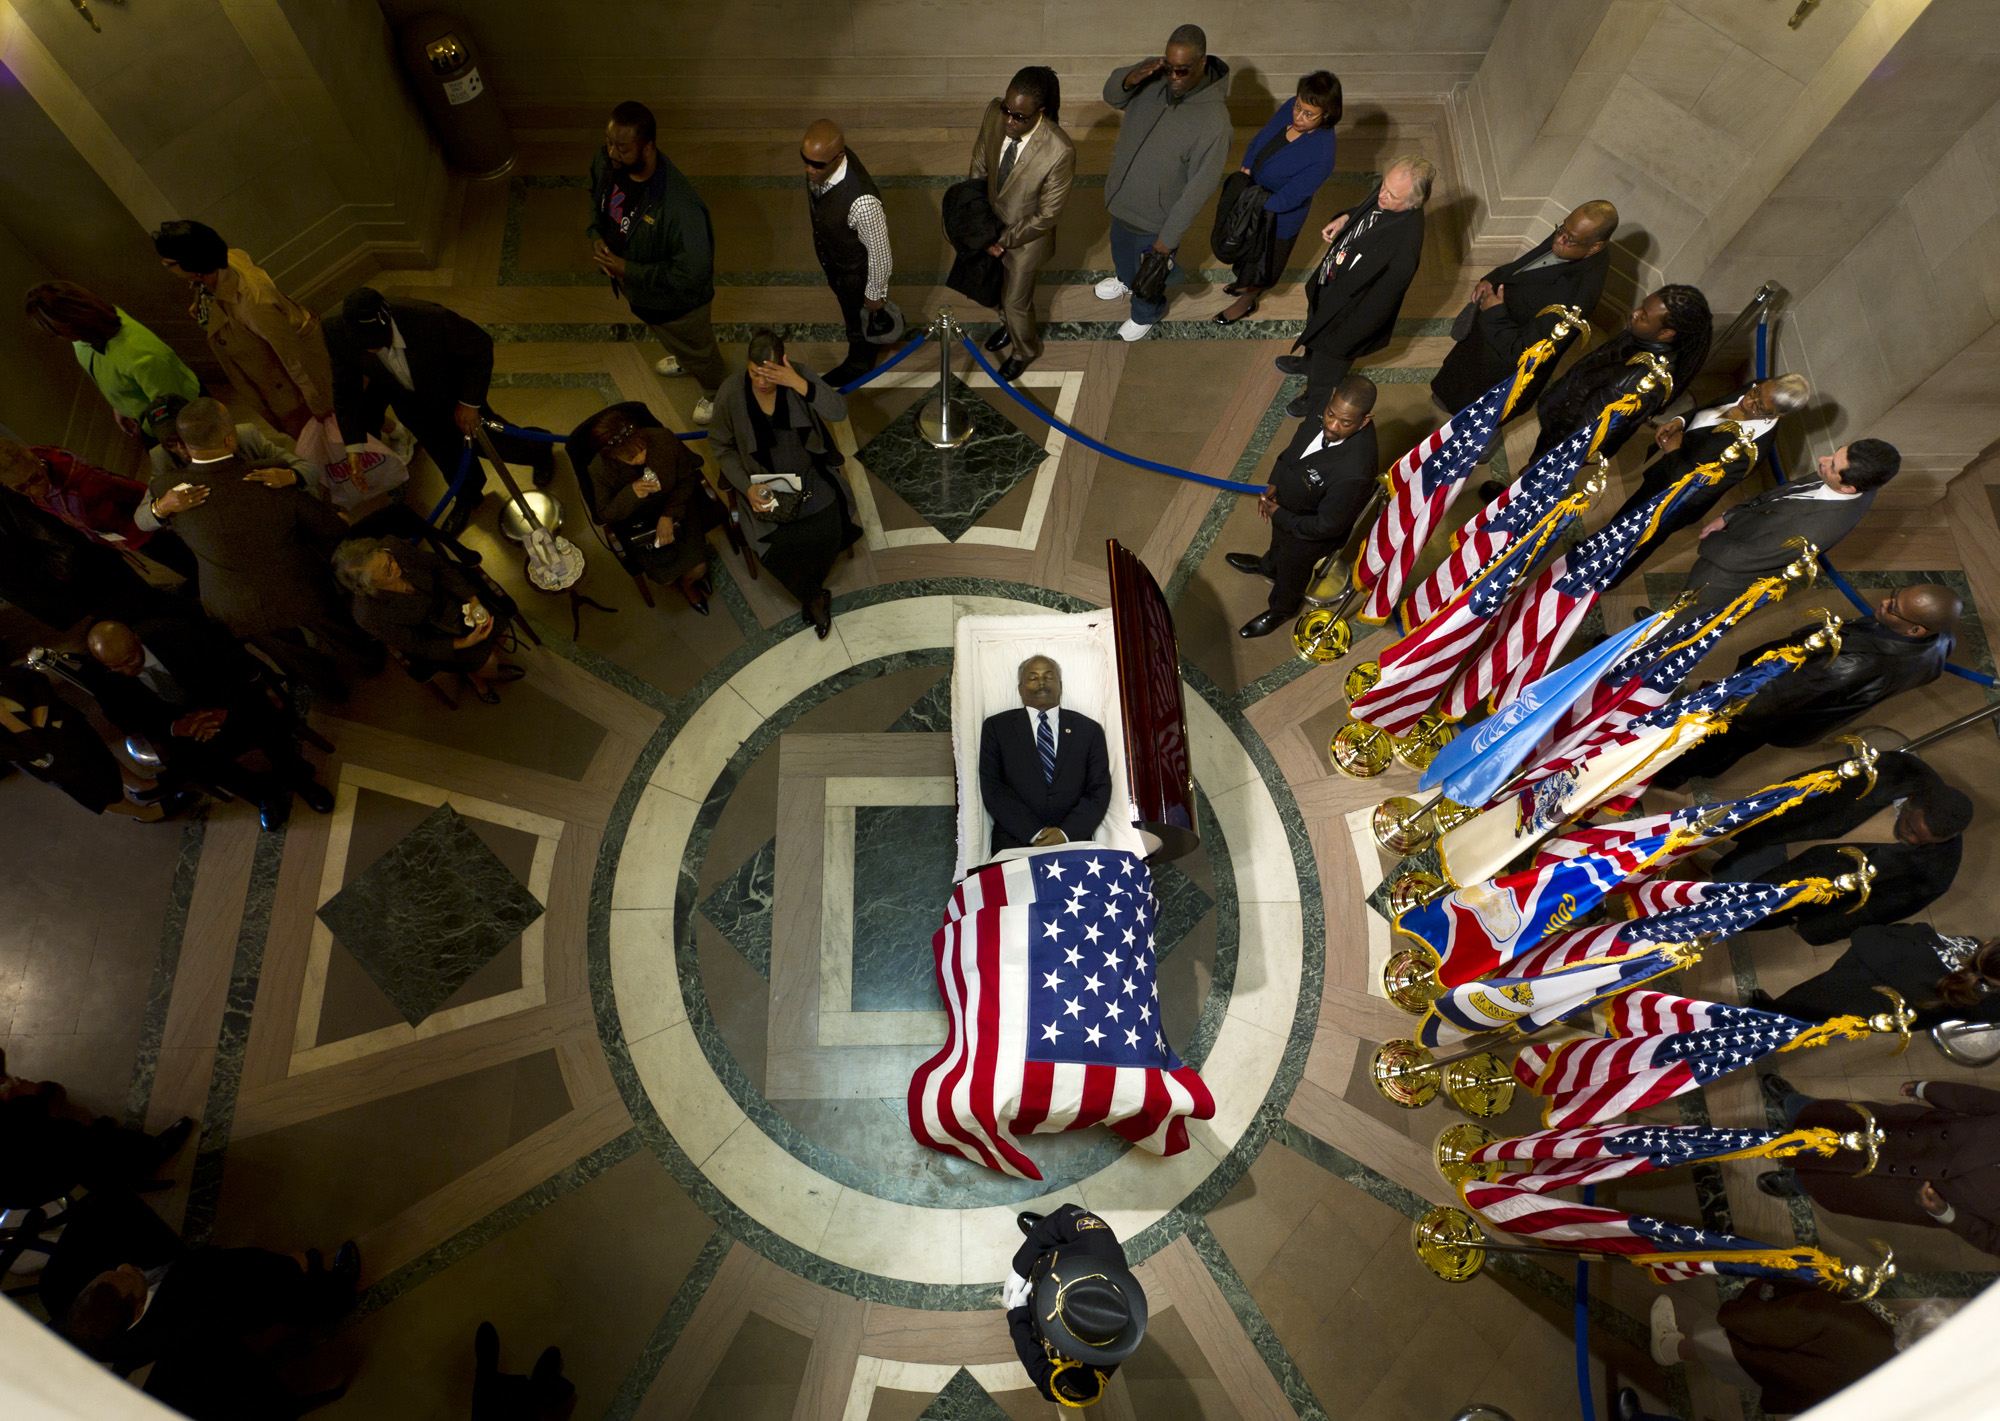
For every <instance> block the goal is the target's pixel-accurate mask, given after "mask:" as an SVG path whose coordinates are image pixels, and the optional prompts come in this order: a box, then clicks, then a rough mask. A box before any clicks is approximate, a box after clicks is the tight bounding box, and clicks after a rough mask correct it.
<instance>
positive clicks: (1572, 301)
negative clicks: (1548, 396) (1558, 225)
mask: <svg viewBox="0 0 2000 1421" xmlns="http://www.w3.org/2000/svg"><path fill="white" fill-rule="evenodd" d="M1555 240H1556V238H1555V233H1553V232H1551V233H1550V234H1549V235H1548V236H1546V237H1544V238H1542V240H1541V241H1539V242H1537V243H1536V244H1535V245H1534V246H1533V247H1531V248H1529V249H1528V250H1527V251H1525V252H1523V253H1522V254H1521V255H1520V256H1518V257H1516V258H1514V260H1512V261H1510V262H1507V263H1505V264H1504V265H1501V266H1496V267H1494V268H1493V270H1491V271H1489V272H1487V273H1486V277H1485V280H1487V281H1489V282H1491V283H1492V284H1493V285H1494V286H1505V287H1506V288H1507V293H1506V295H1505V297H1504V298H1503V299H1502V300H1501V302H1500V304H1499V305H1497V306H1493V307H1491V308H1489V309H1487V310H1484V311H1480V312H1479V313H1477V314H1476V315H1475V316H1474V317H1473V318H1472V330H1471V331H1470V332H1469V333H1468V334H1467V335H1466V337H1465V339H1464V340H1462V341H1460V342H1459V343H1458V344H1456V345H1454V346H1453V347H1452V348H1451V353H1450V354H1449V355H1447V356H1445V358H1444V364H1443V365H1442V366H1440V367H1439V369H1438V373H1437V378H1436V379H1435V380H1432V381H1431V393H1432V394H1434V395H1436V396H1437V397H1438V399H1440V400H1441V401H1443V402H1444V406H1445V408H1446V409H1448V410H1450V411H1451V412H1452V413H1453V414H1456V413H1458V411H1460V410H1462V409H1464V408H1465V407H1466V406H1467V405H1469V404H1471V403H1472V402H1473V401H1474V400H1476V399H1478V398H1479V397H1480V396H1481V395H1483V394H1485V393H1486V392H1487V391H1488V390H1490V389H1492V388H1493V387H1494V386H1495V385H1497V384H1499V383H1500V382H1501V381H1502V380H1504V379H1506V378H1507V377H1508V376H1509V375H1512V374H1513V373H1514V367H1515V366H1516V365H1518V364H1520V361H1521V352H1522V351H1524V350H1526V349H1527V348H1528V347H1529V346H1531V345H1533V344H1534V343H1535V342H1536V341H1538V340H1540V339H1542V338H1543V337H1544V336H1546V335H1547V334H1548V333H1549V331H1550V330H1551V329H1553V328H1554V326H1555V323H1556V318H1555V317H1554V316H1542V317H1537V316H1536V314H1535V313H1536V312H1537V311H1540V310H1541V309H1542V308H1543V307H1545V306H1558V305H1559V306H1574V307H1576V308H1577V309H1578V310H1580V311H1582V312H1583V314H1584V317H1585V318H1586V319H1588V318H1589V316H1590V313H1591V311H1593V310H1594V309H1595V308H1596V306H1597V298H1598V297H1600V296H1602V295H1603V294H1604V274H1605V272H1607V271H1609V270H1610V269H1611V248H1610V247H1608V246H1607V247H1606V248H1605V249H1604V250H1603V251H1601V252H1599V253H1598V254H1597V255H1596V256H1594V257H1583V258H1581V259H1580V260H1577V261H1559V262H1557V263H1556V264H1555V265H1554V266H1546V267H1543V268H1541V269H1540V270H1539V271H1529V272H1523V271H1522V270H1521V268H1522V267H1524V266H1526V265H1528V264H1529V263H1530V262H1533V261H1538V260H1540V259H1541V258H1542V257H1544V256H1547V255H1548V253H1549V251H1550V249H1551V248H1552V247H1554V245H1555ZM1575 340H1576V334H1575V333H1574V332H1572V333H1571V334H1570V336H1569V338H1568V339H1567V340H1565V341H1564V342H1563V343H1562V345H1561V347H1559V348H1558V349H1557V351H1556V358H1555V359H1554V360H1549V361H1545V362H1544V363H1543V365H1542V367H1541V369H1539V370H1537V371H1536V372H1535V377H1534V379H1532V380H1531V381H1529V382H1528V388H1527V389H1526V390H1525V391H1523V392H1522V395H1521V398H1520V399H1519V400H1518V401H1516V402H1515V405H1514V414H1513V418H1515V419H1518V418H1520V417H1521V416H1522V415H1524V414H1526V413H1527V412H1528V411H1529V410H1531V409H1533V408H1534V403H1535V396H1536V395H1538V394H1539V393H1540V392H1541V389H1542V387H1543V386H1544V385H1546V384H1547V383H1548V381H1549V377H1550V376H1551V375H1553V374H1555V369H1556V365H1557V362H1559V361H1560V360H1561V359H1562V354H1563V351H1565V350H1567V349H1568V348H1569V347H1570V345H1571V344H1572V343H1573V342H1574V341H1575Z"/></svg>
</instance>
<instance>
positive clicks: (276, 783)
mask: <svg viewBox="0 0 2000 1421" xmlns="http://www.w3.org/2000/svg"><path fill="white" fill-rule="evenodd" d="M89 645H90V654H91V657H92V658H93V661H92V663H91V664H88V665H86V666H85V667H84V677H83V679H84V683H85V685H87V686H88V687H89V688H90V693H91V695H93V696H94V697H96V699H97V703H98V705H99V706H101V707H102V708H103V710H104V715H105V719H107V720H109V721H110V722H111V723H112V724H113V725H115V726H117V727H118V728H119V729H120V730H122V731H124V732H125V733H126V734H127V735H141V736H144V737H145V738H146V739H147V740H148V741H149V742H151V744H152V746H153V748H154V749H155V750H156V751H158V752H159V755H160V758H161V760H162V761H163V762H164V765H165V769H166V773H167V774H168V775H169V776H173V777H176V778H186V779H193V780H197V781H199V782H200V783H202V784H204V785H212V786H214V787H215V788H217V789H221V790H226V791H227V792H229V793H230V794H234V795H239V796H241V797H242V798H244V799H247V800H249V801H250V802H251V803H252V804H255V805H257V806H259V808H260V811H261V814H262V818H263V821H264V827H265V828H266V829H272V830H275V829H276V828H277V827H278V826H279V825H280V824H283V823H284V822H285V820H286V818H287V817H288V816H289V815H290V813H291V803H292V791H293V790H297V791H298V794H299V797H300V798H301V799H303V800H304V801H305V802H306V803H307V804H308V805H310V806H311V807H312V808H313V809H315V810H317V811H318V812H319V813H321V814H327V813H331V812H332V810H333V795H332V794H331V793H330V792H329V791H328V790H327V789H326V788H325V787H324V786H322V785H321V784H320V783H319V781H318V780H317V779H315V778H314V776H313V767H312V765H311V764H310V763H309V762H308V761H307V760H306V758H305V757H304V756H303V755H301V754H299V749H298V745H297V743H296V742H295V741H294V740H293V738H292V733H293V727H292V722H291V718H290V717H289V716H288V715H285V714H282V713H281V712H280V711H279V710H278V709H277V708H276V707H275V706H273V705H272V704H271V698H270V696H269V695H267V694H266V693H265V690H264V687H263V683H262V681H261V679H260V678H259V676H258V674H257V664H256V663H255V662H254V661H252V660H251V658H250V657H249V656H248V655H247V654H246V653H245V652H244V651H243V649H242V648H241V647H240V646H238V645H237V644H236V643H235V642H234V641H233V640H231V639H230V638H229V636H228V635H226V634H225V633H224V632H223V631H222V629H221V628H220V627H217V626H215V625H214V624H213V623H210V622H205V621H203V622H186V621H181V622H171V621H152V622H141V623H140V624H139V625H138V626H137V627H128V626H126V625H125V624H124V623H123V622H99V623H98V624H97V625H96V626H94V627H92V628H91V629H90V638H89ZM252 750H258V751H262V752H263V755H264V758H265V760H267V761H268V762H269V763H270V766H271V768H270V770H269V772H268V773H267V772H265V771H262V770H251V769H246V768H245V767H244V766H243V765H242V764H241V763H240V759H239V757H240V756H242V755H245V754H247V753H249V752H250V751H252Z"/></svg>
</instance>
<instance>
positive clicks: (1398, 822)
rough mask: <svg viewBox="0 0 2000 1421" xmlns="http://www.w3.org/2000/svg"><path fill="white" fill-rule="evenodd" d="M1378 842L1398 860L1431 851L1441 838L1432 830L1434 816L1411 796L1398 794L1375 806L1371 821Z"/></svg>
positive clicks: (1371, 827)
mask: <svg viewBox="0 0 2000 1421" xmlns="http://www.w3.org/2000/svg"><path fill="white" fill-rule="evenodd" d="M1368 827H1369V828H1370V829H1372V830H1373V831H1374V834H1375V842H1376V843H1377V844H1380V845H1381V846H1382V847H1383V848H1385V849H1387V850H1388V851H1389V852H1390V853H1392V854H1396V855H1398V856H1401V855H1404V854H1413V853H1415V852H1416V851H1417V850H1418V849H1425V848H1429V847H1430V843H1431V840H1432V839H1434V838H1436V837H1437V835H1436V833H1435V832H1433V830H1432V829H1431V827H1430V812H1429V810H1428V809H1427V808H1426V807H1425V806H1424V804H1423V803H1422V801H1420V800H1415V799H1412V798H1410V797H1409V796H1408V795H1407V794H1395V795H1391V796H1389V798H1387V799H1385V800H1383V801H1382V802H1381V803H1380V804H1378V805H1376V806H1375V817H1374V818H1373V819H1372V820H1370V821H1369V826H1368Z"/></svg>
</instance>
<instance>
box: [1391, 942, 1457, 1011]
mask: <svg viewBox="0 0 2000 1421" xmlns="http://www.w3.org/2000/svg"><path fill="white" fill-rule="evenodd" d="M1382 991H1383V992H1384V993H1385V994H1386V995H1387V996H1388V998H1389V1000H1390V1001H1392V1002H1394V1003H1395V1004H1396V1005H1397V1006H1399V1007H1401V1008H1402V1009H1403V1010H1404V1011H1406V1012H1408V1013H1409V1014H1410V1015H1411V1016H1422V1015H1423V1014H1424V1013H1425V1012H1427V1011H1429V1010H1430V1006H1431V1003H1432V1002H1434V1001H1436V1000H1437V999H1438V998H1439V997H1441V996H1443V995H1444V987H1443V985H1442V984H1441V983H1439V981H1438V975H1437V964H1436V963H1435V962H1433V961H1432V960H1431V955H1430V954H1429V953H1428V952H1426V951H1424V950H1423V949H1422V948H1415V947H1407V948H1404V949H1403V950H1402V951H1401V952H1398V953H1397V954H1396V955H1395V956H1393V957H1391V958H1390V959H1389V960H1388V961H1387V962H1385V963H1383V964H1382Z"/></svg>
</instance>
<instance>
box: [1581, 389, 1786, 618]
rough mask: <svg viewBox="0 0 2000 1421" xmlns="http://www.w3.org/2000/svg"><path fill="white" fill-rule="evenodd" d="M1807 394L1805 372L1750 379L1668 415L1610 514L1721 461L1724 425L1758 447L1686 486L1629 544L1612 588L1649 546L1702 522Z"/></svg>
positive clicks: (1732, 438) (1728, 434) (1728, 441)
mask: <svg viewBox="0 0 2000 1421" xmlns="http://www.w3.org/2000/svg"><path fill="white" fill-rule="evenodd" d="M1811 398H1812V385H1811V384H1810V382H1808V381H1807V379H1806V377H1805V376H1803V375H1778V376H1774V377H1772V378H1771V379H1769V380H1756V381H1753V382H1751V383H1750V384H1748V385H1745V386H1744V387H1743V388H1742V389H1740V390H1738V391H1736V392H1735V393H1734V394H1732V395H1731V396H1729V397H1728V398H1727V399H1725V400H1723V401H1721V402H1720V403H1718V404H1714V405H1711V406H1709V407H1708V408H1707V409H1705V410H1697V411H1695V413H1693V414H1691V415H1688V416H1687V417H1685V418H1679V417H1677V418H1674V419H1670V420H1668V421H1667V422H1666V423H1665V424H1663V425H1661V426H1660V429H1659V432H1658V433H1657V434H1656V435H1654V436H1653V443H1654V444H1655V445H1657V446H1658V448H1659V450H1660V452H1659V453H1657V454H1655V455H1654V456H1653V458H1652V461H1651V462H1650V463H1648V464H1647V465H1646V467H1645V468H1643V469H1641V470H1640V471H1639V486H1638V487H1637V488H1636V489H1634V490H1633V491H1632V496H1631V497H1630V498H1628V499H1626V500H1625V502H1624V503H1623V504H1622V505H1621V506H1620V507H1619V509H1618V512H1617V513H1614V514H1612V515H1611V516H1612V517H1613V518H1616V517H1618V516H1619V515H1620V514H1625V513H1630V512H1631V511H1632V510H1633V509H1635V508H1638V507H1640V506H1642V505H1644V504H1645V503H1646V502H1648V501H1649V500H1650V499H1652V497H1653V496H1654V495H1655V494H1658V493H1661V492H1664V491H1665V490H1666V489H1667V488H1669V487H1671V486H1672V485H1673V484H1675V483H1676V482H1678V481H1679V480H1680V479H1682V478H1685V477H1686V476H1687V475H1688V474H1690V473H1692V472H1693V471H1694V470H1695V469H1698V468H1700V467H1701V466H1702V465H1703V464H1713V463H1716V462H1717V461H1718V460H1721V458H1722V456H1723V454H1724V453H1725V452H1727V451H1728V449H1729V447H1730V446H1731V445H1732V444H1734V443H1735V442H1736V434H1735V432H1734V431H1732V430H1730V429H1728V428H1726V426H1727V425H1730V424H1734V425H1735V426H1737V428H1739V429H1741V430H1742V431H1743V434H1744V435H1745V436H1746V437H1747V438H1748V439H1749V440H1750V441H1751V442H1752V443H1754V444H1755V445H1756V446H1757V451H1756V453H1755V454H1754V455H1752V456H1750V457H1749V458H1737V459H1733V460H1730V461H1729V462H1728V463H1727V464H1726V465H1725V466H1724V472H1723V474H1722V477H1721V478H1719V479H1717V480H1716V481H1715V482H1713V483H1703V484H1699V485H1692V486H1690V487H1689V488H1687V489H1686V490H1684V491H1683V492H1682V494H1681V496H1680V498H1679V499H1677V500H1676V501H1675V502H1674V504H1673V506H1672V507H1671V508H1669V509H1668V510H1667V511H1666V512H1665V513H1664V514H1663V515H1662V516H1661V518H1660V521H1659V524H1658V526H1657V527H1656V528H1655V529H1654V530H1653V532H1652V533H1651V535H1649V536H1648V537H1646V538H1645V539H1643V540H1641V541H1640V542H1639V543H1638V544H1637V545H1636V546H1635V547H1634V548H1633V549H1632V552H1631V554H1630V555H1629V556H1628V557H1627V558H1626V559H1625V569H1624V571H1622V572H1620V573H1619V574H1618V576H1617V578H1616V579H1615V580H1614V581H1613V582H1612V583H1611V585H1612V586H1613V587H1616V586H1617V585H1618V584H1619V583H1620V582H1623V581H1624V580H1625V579H1626V578H1628V577H1630V576H1631V575H1632V574H1633V573H1634V572H1635V571H1637V570H1638V568H1639V566H1640V565H1641V564H1642V563H1644V562H1645V561H1646V559H1647V558H1649V557H1651V556H1652V553H1653V549H1655V548H1657V547H1658V546H1659V545H1660V544H1661V543H1663V542H1665V541H1666V540H1667V539H1668V538H1670V537H1672V536H1673V535H1674V534H1675V533H1678V532H1679V531H1680V530H1681V529H1683V528H1685V527H1687V526H1688V525H1689V524H1691V523H1699V522H1701V521H1702V520H1703V516H1704V515H1705V514H1706V513H1707V512H1708V510H1709V509H1711V508H1713V507H1715V505H1716V504H1717V503H1718V502H1720V501H1721V499H1722V496H1723V495H1724V494H1725V493H1728V492H1729V490H1731V489H1733V488H1735V487H1736V485H1738V484H1740V483H1742V482H1743V480H1744V479H1745V478H1746V477H1747V476H1748V475H1749V473H1750V471H1751V470H1752V469H1753V468H1755V467H1757V465H1758V464H1759V463H1761V462H1762V461H1763V460H1764V458H1765V456H1766V453H1767V452H1768V450H1769V447H1770V442H1771V434H1772V431H1773V430H1775V429H1776V428H1777V427H1778V420H1779V419H1780V418H1781V417H1782V416H1784V415H1788V414H1796V413H1798V412H1799V411H1800V410H1802V409H1804V408H1805V407H1806V402H1807V401H1808V400H1810V399H1811Z"/></svg>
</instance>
